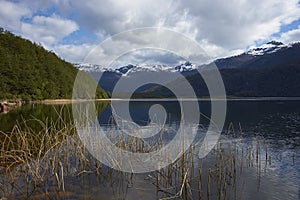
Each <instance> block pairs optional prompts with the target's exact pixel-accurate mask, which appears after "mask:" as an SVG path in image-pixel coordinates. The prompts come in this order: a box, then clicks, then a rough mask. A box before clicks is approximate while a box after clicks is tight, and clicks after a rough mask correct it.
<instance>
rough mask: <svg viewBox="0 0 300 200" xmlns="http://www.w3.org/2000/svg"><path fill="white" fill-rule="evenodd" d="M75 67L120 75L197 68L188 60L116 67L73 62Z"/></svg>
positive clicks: (186, 70)
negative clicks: (174, 62) (178, 63)
mask: <svg viewBox="0 0 300 200" xmlns="http://www.w3.org/2000/svg"><path fill="white" fill-rule="evenodd" d="M74 66H75V67H76V68H78V69H79V70H82V71H86V72H111V73H117V74H120V75H122V76H129V75H131V74H133V73H137V72H190V71H193V70H195V69H197V66H196V65H195V64H192V63H191V62H189V61H186V62H185V63H182V64H180V65H177V66H175V67H174V66H167V65H132V64H129V65H126V66H122V67H119V68H117V69H112V68H103V67H101V66H100V65H93V64H87V63H82V64H80V63H76V64H74Z"/></svg>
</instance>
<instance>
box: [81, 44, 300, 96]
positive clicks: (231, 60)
mask: <svg viewBox="0 0 300 200" xmlns="http://www.w3.org/2000/svg"><path fill="white" fill-rule="evenodd" d="M299 55H300V43H299V42H298V43H291V44H288V45H285V44H283V43H281V42H276V41H271V42H269V43H267V44H264V45H262V46H260V47H257V48H253V49H250V50H248V51H246V52H244V53H242V54H239V55H235V56H231V57H227V58H221V59H217V60H215V61H214V63H210V64H206V65H201V66H197V65H195V64H193V63H191V62H188V61H187V62H185V63H182V64H180V65H177V66H166V65H143V64H142V65H132V64H129V65H126V66H122V67H119V68H116V69H107V68H103V67H101V66H99V65H91V64H75V66H76V67H77V68H78V69H80V70H84V71H86V72H89V73H91V74H92V75H93V76H94V77H95V78H99V77H100V76H101V79H100V80H99V84H100V85H101V87H102V88H103V89H104V90H106V91H108V92H112V91H113V89H114V86H115V85H116V83H117V82H118V80H119V79H120V78H121V77H124V78H128V79H130V78H136V77H140V76H145V75H146V76H147V72H166V73H173V72H180V73H181V74H182V75H183V76H188V75H189V76H194V75H197V74H198V73H197V72H198V70H197V69H200V70H203V69H207V68H209V66H210V65H211V64H215V65H216V66H217V67H218V68H219V69H220V70H221V71H222V70H224V71H226V70H227V69H229V70H232V71H231V72H230V73H234V72H238V74H239V76H243V73H240V72H239V71H242V70H244V69H253V70H262V71H264V72H265V71H267V70H265V69H266V68H268V69H271V68H278V67H280V66H286V65H287V64H288V65H293V66H300V63H299ZM231 81H232V79H230V81H229V82H231ZM232 84H233V85H235V83H234V82H232ZM148 88H149V87H148ZM148 88H147V87H145V88H143V90H144V91H146V90H147V89H148ZM139 92H143V91H139Z"/></svg>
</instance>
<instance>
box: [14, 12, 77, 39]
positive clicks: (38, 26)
mask: <svg viewBox="0 0 300 200" xmlns="http://www.w3.org/2000/svg"><path fill="white" fill-rule="evenodd" d="M78 29H79V26H78V25H77V23H75V22H74V21H71V20H68V19H62V18H61V17H59V16H57V15H52V16H50V17H45V16H35V17H33V19H32V21H31V22H30V23H22V26H21V30H20V31H21V32H22V33H23V34H24V35H25V36H26V37H28V38H30V39H32V40H34V41H39V42H41V43H43V44H45V45H53V44H56V43H58V42H59V41H61V40H62V39H63V38H64V37H66V36H68V35H69V34H71V33H72V32H74V31H76V30H78Z"/></svg>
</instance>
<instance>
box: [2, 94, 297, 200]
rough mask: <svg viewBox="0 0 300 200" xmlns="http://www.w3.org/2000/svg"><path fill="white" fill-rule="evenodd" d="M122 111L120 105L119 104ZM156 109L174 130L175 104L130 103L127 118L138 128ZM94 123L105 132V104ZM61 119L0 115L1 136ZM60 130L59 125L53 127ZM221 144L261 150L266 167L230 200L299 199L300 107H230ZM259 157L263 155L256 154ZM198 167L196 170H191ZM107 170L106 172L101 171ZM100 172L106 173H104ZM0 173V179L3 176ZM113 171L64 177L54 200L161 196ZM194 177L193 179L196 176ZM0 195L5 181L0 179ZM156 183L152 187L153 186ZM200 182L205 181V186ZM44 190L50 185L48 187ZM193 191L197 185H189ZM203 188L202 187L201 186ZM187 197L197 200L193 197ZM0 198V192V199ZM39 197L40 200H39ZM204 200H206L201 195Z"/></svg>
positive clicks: (206, 105) (64, 114)
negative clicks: (159, 108)
mask: <svg viewBox="0 0 300 200" xmlns="http://www.w3.org/2000/svg"><path fill="white" fill-rule="evenodd" d="M119 104H120V105H122V102H119ZM154 104H161V105H163V106H164V108H165V109H166V111H167V113H168V116H167V126H170V127H173V128H174V130H176V128H178V125H179V122H180V119H181V112H180V104H179V103H178V102H176V101H174V102H158V101H151V102H139V101H137V102H131V104H130V114H131V117H132V118H133V120H134V121H135V122H136V123H137V124H140V125H147V123H148V122H149V116H148V110H149V108H150V107H151V105H154ZM199 105H200V111H201V113H202V115H201V119H200V122H199V124H200V126H199V127H200V129H199V132H203V131H205V128H206V127H207V125H208V123H209V120H208V119H207V118H209V116H210V102H209V101H200V102H199ZM97 106H98V111H99V117H98V121H99V122H100V124H101V125H102V126H103V127H110V125H111V122H112V121H113V120H112V116H111V108H110V106H109V105H108V104H107V103H97ZM59 118H62V119H63V120H64V121H65V123H72V108H71V105H26V106H24V107H22V108H19V109H16V110H13V111H11V112H9V113H7V114H0V131H2V132H6V133H9V132H10V131H11V130H12V129H13V128H14V127H15V125H16V124H18V125H19V126H20V127H22V126H24V127H25V126H30V127H31V128H32V130H36V131H38V130H41V129H42V128H43V126H44V125H45V124H47V123H49V122H50V121H57V120H58V119H59ZM57 126H62V124H57ZM221 141H223V142H224V143H225V144H226V143H228V142H229V143H232V144H233V143H234V144H235V145H237V146H238V148H239V150H240V151H241V149H247V147H251V146H255V144H257V143H260V144H264V145H265V144H266V145H267V151H268V157H270V159H267V161H264V159H262V161H261V162H258V163H256V162H254V163H252V164H251V165H249V167H245V166H246V165H245V166H243V167H245V169H244V170H243V173H241V175H240V176H239V177H238V179H237V180H236V181H235V183H236V186H235V187H234V191H229V192H230V194H228V195H227V198H229V199H240V198H242V199H300V101H296V100H295V101H286V100H276V101H229V102H227V117H226V123H225V125H224V130H223V133H222V136H221ZM260 154H262V157H263V156H264V154H265V151H264V149H263V150H262V151H261V152H260ZM211 157H213V156H212V155H208V156H207V157H206V158H204V159H202V160H201V161H200V160H199V161H197V162H198V163H199V162H201V163H202V165H203V166H207V167H209V166H210V165H214V163H212V162H214V161H212V159H211ZM196 167H197V166H196ZM106 170H108V169H106ZM104 171H105V168H104ZM1 172H2V173H5V172H4V171H3V170H2V171H1ZM120 173H121V172H118V171H115V170H113V173H112V174H113V175H111V176H110V178H109V180H108V178H107V177H106V176H96V175H95V174H93V173H84V174H82V175H80V176H69V175H68V176H66V177H65V182H66V183H65V185H66V191H68V193H66V192H65V193H64V194H60V193H59V192H57V194H56V195H57V196H55V198H63V199H133V198H136V199H141V198H143V199H157V198H160V197H165V194H164V193H162V194H160V192H158V191H157V187H156V186H155V184H153V180H152V179H151V177H154V176H155V175H154V174H153V173H148V174H138V175H133V176H132V175H129V174H125V175H124V174H122V176H120ZM195 176H197V173H195ZM1 180H2V181H1V182H2V183H1V182H0V189H1V187H2V186H3V184H4V182H5V180H3V178H2V179H1ZM154 182H155V181H154ZM204 182H205V181H204ZM48 184H49V187H51V186H52V185H53V183H52V182H49V183H48ZM190 185H191V187H192V188H197V184H196V183H193V179H192V180H191V181H190ZM204 185H205V184H204ZM192 193H193V194H192V196H193V197H194V198H195V199H198V196H197V192H192ZM211 193H212V194H211V195H210V198H212V199H217V198H218V196H217V195H216V194H214V193H217V191H216V189H215V188H213V189H211ZM1 195H4V193H3V190H2V191H1V190H0V197H1ZM11 195H12V196H13V197H14V198H16V199H18V198H19V199H22V198H24V194H22V192H20V191H19V192H18V191H16V192H12V193H11ZM39 195H40V196H39ZM41 195H42V194H41V192H40V191H39V192H32V193H31V194H30V195H29V197H28V196H27V197H26V198H40V197H41ZM205 197H206V195H205Z"/></svg>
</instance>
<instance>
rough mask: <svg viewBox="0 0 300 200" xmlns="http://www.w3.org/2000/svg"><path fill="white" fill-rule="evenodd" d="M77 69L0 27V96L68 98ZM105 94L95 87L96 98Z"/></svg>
mask: <svg viewBox="0 0 300 200" xmlns="http://www.w3.org/2000/svg"><path fill="white" fill-rule="evenodd" d="M33 31H34V30H33ZM77 72H78V70H77V69H76V68H75V67H74V66H73V65H72V64H70V63H68V62H66V61H63V60H62V59H60V58H59V57H58V56H57V55H56V54H55V53H53V52H49V51H47V50H45V49H44V48H43V47H42V46H41V45H39V44H36V43H32V42H31V41H29V40H26V39H23V38H21V37H19V36H16V35H14V34H12V33H10V32H8V31H5V30H4V29H2V28H0V89H1V92H0V99H16V98H19V99H23V100H25V99H28V100H40V99H62V98H72V90H73V83H74V80H75V78H76V75H77ZM90 80H91V81H93V79H92V78H91V79H90ZM106 97H107V94H106V93H105V92H104V91H103V90H102V89H101V88H100V87H99V88H98V89H97V92H96V98H106Z"/></svg>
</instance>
